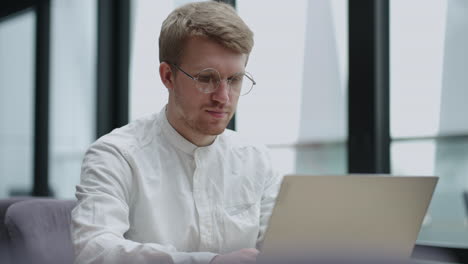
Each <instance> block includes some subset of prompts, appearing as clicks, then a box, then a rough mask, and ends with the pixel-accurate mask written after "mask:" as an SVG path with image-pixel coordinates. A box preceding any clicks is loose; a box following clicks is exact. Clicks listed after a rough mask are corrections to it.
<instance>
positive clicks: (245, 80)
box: [239, 72, 255, 95]
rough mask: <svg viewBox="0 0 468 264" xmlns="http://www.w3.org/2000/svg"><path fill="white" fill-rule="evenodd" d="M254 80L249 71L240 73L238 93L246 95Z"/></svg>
mask: <svg viewBox="0 0 468 264" xmlns="http://www.w3.org/2000/svg"><path fill="white" fill-rule="evenodd" d="M254 84H255V83H254V81H253V77H252V75H251V74H250V73H248V72H246V73H245V74H244V75H242V79H241V83H240V85H239V86H240V90H239V95H246V94H248V93H250V91H251V90H252V88H253V86H254Z"/></svg>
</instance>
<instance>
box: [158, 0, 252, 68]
mask: <svg viewBox="0 0 468 264" xmlns="http://www.w3.org/2000/svg"><path fill="white" fill-rule="evenodd" d="M193 36H204V37H207V38H209V39H212V40H214V41H216V42H218V43H219V44H221V45H222V46H224V47H226V48H228V49H231V50H233V51H235V52H238V53H242V54H247V55H249V54H250V52H251V51H252V47H253V44H254V41H253V32H252V31H251V30H250V29H249V27H248V26H247V25H246V24H245V23H244V21H242V19H241V18H240V17H239V16H238V15H237V13H236V11H235V10H234V8H232V7H231V6H230V5H228V4H225V3H219V2H215V1H206V2H197V3H189V4H185V5H183V6H181V7H179V8H177V9H175V10H174V11H172V12H171V13H170V14H169V16H168V17H167V18H166V20H164V22H163V24H162V27H161V33H160V35H159V61H160V62H163V61H167V62H171V63H179V59H180V56H181V54H182V52H183V49H184V45H185V43H186V41H187V40H188V39H189V38H190V37H193Z"/></svg>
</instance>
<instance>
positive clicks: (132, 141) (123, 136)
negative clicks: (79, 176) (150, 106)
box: [91, 113, 159, 149]
mask: <svg viewBox="0 0 468 264" xmlns="http://www.w3.org/2000/svg"><path fill="white" fill-rule="evenodd" d="M158 115H159V114H158V113H154V114H150V115H147V116H143V117H141V118H138V119H135V120H133V121H131V122H130V123H128V124H127V125H125V126H122V127H119V128H116V129H114V130H112V131H111V132H110V133H108V134H106V135H104V136H102V137H100V138H99V139H97V140H96V141H95V142H94V143H93V144H92V145H91V147H92V146H95V145H102V144H104V145H111V146H113V147H116V148H119V149H120V148H123V149H129V148H141V147H143V146H144V145H146V144H148V143H149V142H151V141H152V140H153V138H154V136H155V135H157V134H158V127H159V126H158V125H157V122H158Z"/></svg>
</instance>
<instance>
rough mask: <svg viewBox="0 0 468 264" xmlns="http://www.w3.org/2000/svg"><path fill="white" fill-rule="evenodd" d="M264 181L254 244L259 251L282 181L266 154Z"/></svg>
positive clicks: (266, 153)
mask: <svg viewBox="0 0 468 264" xmlns="http://www.w3.org/2000/svg"><path fill="white" fill-rule="evenodd" d="M264 153H265V154H264V158H265V163H264V164H265V173H266V180H265V183H264V188H263V194H262V198H261V202H260V230H259V234H258V239H257V243H256V248H257V249H260V248H261V246H262V243H263V239H264V238H265V232H266V229H267V227H268V222H269V220H270V216H271V214H272V212H273V207H274V206H275V202H276V197H277V196H278V192H279V189H280V186H281V182H282V180H283V177H282V175H280V173H279V172H278V171H276V170H275V169H274V166H273V164H272V161H271V157H270V155H269V154H268V152H267V151H266V150H265V152H264Z"/></svg>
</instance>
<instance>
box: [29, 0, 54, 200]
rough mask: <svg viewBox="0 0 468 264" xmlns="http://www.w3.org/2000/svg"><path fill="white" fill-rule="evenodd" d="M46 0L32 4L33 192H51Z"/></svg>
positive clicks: (48, 6)
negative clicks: (34, 13) (34, 18)
mask: <svg viewBox="0 0 468 264" xmlns="http://www.w3.org/2000/svg"><path fill="white" fill-rule="evenodd" d="M49 54H50V0H41V1H37V4H36V69H35V70H36V73H35V118H34V187H33V192H32V194H33V195H34V196H51V195H52V193H51V191H50V189H49V183H48V179H49V70H50V68H49V65H50V63H49V61H50V57H49Z"/></svg>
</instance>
